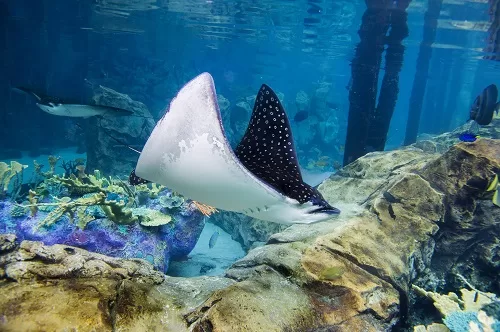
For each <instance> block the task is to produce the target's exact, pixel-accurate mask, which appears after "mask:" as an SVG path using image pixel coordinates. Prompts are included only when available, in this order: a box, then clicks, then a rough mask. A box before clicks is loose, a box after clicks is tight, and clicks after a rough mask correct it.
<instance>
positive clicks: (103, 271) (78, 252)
mask: <svg viewBox="0 0 500 332" xmlns="http://www.w3.org/2000/svg"><path fill="white" fill-rule="evenodd" d="M7 236H12V235H7ZM0 271H2V273H1V274H0V278H8V279H9V280H13V281H18V282H20V281H23V280H32V279H52V278H57V279H72V278H93V277H105V278H109V279H132V280H135V281H137V282H144V283H153V284H159V283H161V282H162V281H163V278H164V276H163V274H162V273H160V272H158V271H155V270H154V269H153V266H152V265H151V264H149V263H147V262H146V261H145V260H141V259H133V260H125V259H121V258H112V257H109V256H104V255H101V254H96V253H92V252H89V251H86V250H83V249H80V248H77V247H71V246H66V245H61V244H55V245H53V246H46V245H44V244H43V243H42V242H36V241H22V242H21V243H20V244H19V245H18V246H17V247H16V248H15V251H12V252H8V253H2V256H1V258H0Z"/></svg>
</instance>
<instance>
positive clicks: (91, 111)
mask: <svg viewBox="0 0 500 332" xmlns="http://www.w3.org/2000/svg"><path fill="white" fill-rule="evenodd" d="M37 106H38V107H39V108H40V109H42V111H44V112H47V113H50V114H52V115H58V116H69V117H75V118H87V117H91V116H96V115H101V114H102V111H100V110H99V109H96V108H95V107H93V106H92V105H80V104H62V105H56V106H53V107H51V106H47V105H44V104H37Z"/></svg>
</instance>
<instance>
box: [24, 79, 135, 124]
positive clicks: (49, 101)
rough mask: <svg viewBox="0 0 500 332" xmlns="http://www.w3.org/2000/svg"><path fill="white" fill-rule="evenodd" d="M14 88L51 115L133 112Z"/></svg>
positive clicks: (74, 115)
mask: <svg viewBox="0 0 500 332" xmlns="http://www.w3.org/2000/svg"><path fill="white" fill-rule="evenodd" d="M14 90H15V91H18V92H23V93H25V94H28V95H30V96H32V97H34V98H35V99H36V100H37V103H36V106H38V107H39V108H40V109H41V110H42V111H44V112H46V113H49V114H52V115H58V116H69V117H73V118H89V117H92V116H126V115H133V114H134V112H132V111H129V110H125V109H122V108H118V107H111V106H102V105H87V104H77V103H64V102H63V101H62V100H61V99H59V98H57V97H50V96H43V95H39V94H36V93H35V92H33V91H31V90H29V89H26V88H23V87H17V88H14Z"/></svg>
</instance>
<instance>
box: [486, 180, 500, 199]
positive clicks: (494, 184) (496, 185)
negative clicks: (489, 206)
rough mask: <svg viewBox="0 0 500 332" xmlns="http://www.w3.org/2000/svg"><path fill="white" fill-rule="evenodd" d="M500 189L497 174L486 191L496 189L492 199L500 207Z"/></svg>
mask: <svg viewBox="0 0 500 332" xmlns="http://www.w3.org/2000/svg"><path fill="white" fill-rule="evenodd" d="M499 190H500V185H499V183H498V174H496V175H495V177H494V178H493V181H491V183H490V185H489V186H488V188H487V189H486V191H495V193H494V194H493V198H492V199H491V201H492V202H493V204H495V205H496V206H498V207H500V195H499V194H498V191H499Z"/></svg>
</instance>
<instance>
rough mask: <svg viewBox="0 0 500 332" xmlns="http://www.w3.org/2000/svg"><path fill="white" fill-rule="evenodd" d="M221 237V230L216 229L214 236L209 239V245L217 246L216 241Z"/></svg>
mask: <svg viewBox="0 0 500 332" xmlns="http://www.w3.org/2000/svg"><path fill="white" fill-rule="evenodd" d="M218 238H219V232H218V231H215V232H214V233H213V234H212V236H211V237H210V240H209V241H208V247H209V248H210V249H212V248H213V247H215V243H217V239H218Z"/></svg>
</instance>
